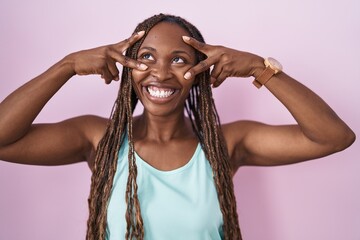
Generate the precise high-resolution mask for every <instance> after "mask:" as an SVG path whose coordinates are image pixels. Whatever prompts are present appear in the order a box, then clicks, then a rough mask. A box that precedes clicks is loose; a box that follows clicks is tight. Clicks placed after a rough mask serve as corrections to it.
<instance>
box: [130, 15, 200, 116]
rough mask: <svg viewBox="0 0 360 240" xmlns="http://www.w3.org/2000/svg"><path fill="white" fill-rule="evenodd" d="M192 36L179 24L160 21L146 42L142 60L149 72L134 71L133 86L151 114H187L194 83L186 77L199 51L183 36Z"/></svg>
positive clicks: (141, 56)
mask: <svg viewBox="0 0 360 240" xmlns="http://www.w3.org/2000/svg"><path fill="white" fill-rule="evenodd" d="M184 35H186V36H189V33H188V32H187V31H186V30H184V29H183V28H182V27H180V26H179V25H177V24H175V23H168V22H160V23H159V24H157V25H156V26H154V27H153V28H152V29H151V30H150V31H149V33H148V35H147V36H146V38H145V39H144V42H143V43H142V45H141V46H140V48H139V51H138V61H140V62H142V63H144V64H146V65H147V66H148V69H147V70H146V71H138V70H136V69H133V70H132V77H133V86H134V89H135V91H136V93H137V95H138V98H139V100H140V101H141V102H142V104H143V105H144V109H145V111H146V112H147V113H149V114H152V115H156V116H166V115H170V114H174V113H183V111H184V103H185V100H186V98H187V96H188V94H189V90H190V88H191V87H192V85H193V80H186V79H184V74H185V73H186V71H187V70H189V69H190V68H191V67H192V66H194V65H195V62H196V57H195V51H194V49H193V48H192V47H190V46H189V45H187V44H186V43H185V42H184V41H183V40H182V36H184Z"/></svg>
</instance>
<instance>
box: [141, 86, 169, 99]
mask: <svg viewBox="0 0 360 240" xmlns="http://www.w3.org/2000/svg"><path fill="white" fill-rule="evenodd" d="M145 89H146V90H147V92H148V93H149V95H150V96H151V97H153V98H158V99H166V98H168V97H170V96H171V95H173V94H174V93H175V92H176V89H173V88H162V87H156V86H152V85H150V86H147V87H145Z"/></svg>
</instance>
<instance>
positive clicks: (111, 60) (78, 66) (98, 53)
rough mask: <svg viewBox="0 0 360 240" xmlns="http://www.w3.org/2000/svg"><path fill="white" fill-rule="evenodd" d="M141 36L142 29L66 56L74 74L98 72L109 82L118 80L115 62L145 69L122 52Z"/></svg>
mask: <svg viewBox="0 0 360 240" xmlns="http://www.w3.org/2000/svg"><path fill="white" fill-rule="evenodd" d="M143 36H144V31H141V32H138V33H135V34H133V35H132V36H131V37H130V38H128V39H125V40H123V41H121V42H119V43H116V44H110V45H107V46H102V47H97V48H93V49H89V50H83V51H79V52H75V53H72V54H70V55H68V56H67V57H66V58H67V59H68V61H70V62H71V63H72V64H71V65H72V67H73V71H74V74H78V75H88V74H99V75H101V78H103V79H104V80H105V82H106V83H107V84H109V83H110V82H111V81H112V80H115V81H118V80H119V69H118V68H117V66H116V63H117V62H118V63H120V64H122V65H123V66H125V67H129V68H136V69H138V70H146V69H147V66H146V65H145V64H143V63H140V62H138V61H136V60H134V59H130V58H129V57H127V56H125V55H124V54H123V53H124V52H125V50H126V49H128V48H129V47H130V46H132V45H133V44H134V43H135V42H137V41H138V40H139V39H141V38H142V37H143Z"/></svg>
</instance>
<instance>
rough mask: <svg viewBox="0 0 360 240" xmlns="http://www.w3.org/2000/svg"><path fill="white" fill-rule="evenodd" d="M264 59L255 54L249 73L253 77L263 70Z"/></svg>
mask: <svg viewBox="0 0 360 240" xmlns="http://www.w3.org/2000/svg"><path fill="white" fill-rule="evenodd" d="M264 61H265V59H264V58H262V57H260V56H256V58H255V59H254V60H253V61H252V64H251V65H252V68H251V73H250V75H251V76H253V77H254V78H255V79H256V78H257V77H258V76H260V74H261V73H262V72H263V71H264V70H265V65H264Z"/></svg>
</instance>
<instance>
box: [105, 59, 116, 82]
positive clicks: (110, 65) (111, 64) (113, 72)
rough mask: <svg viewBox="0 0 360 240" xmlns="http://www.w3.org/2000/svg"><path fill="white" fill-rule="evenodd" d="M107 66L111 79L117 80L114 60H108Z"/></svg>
mask: <svg viewBox="0 0 360 240" xmlns="http://www.w3.org/2000/svg"><path fill="white" fill-rule="evenodd" d="M107 67H108V69H109V71H110V73H111V75H112V77H113V79H114V80H116V81H117V80H119V69H118V68H117V67H116V64H115V62H113V61H108V63H107Z"/></svg>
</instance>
